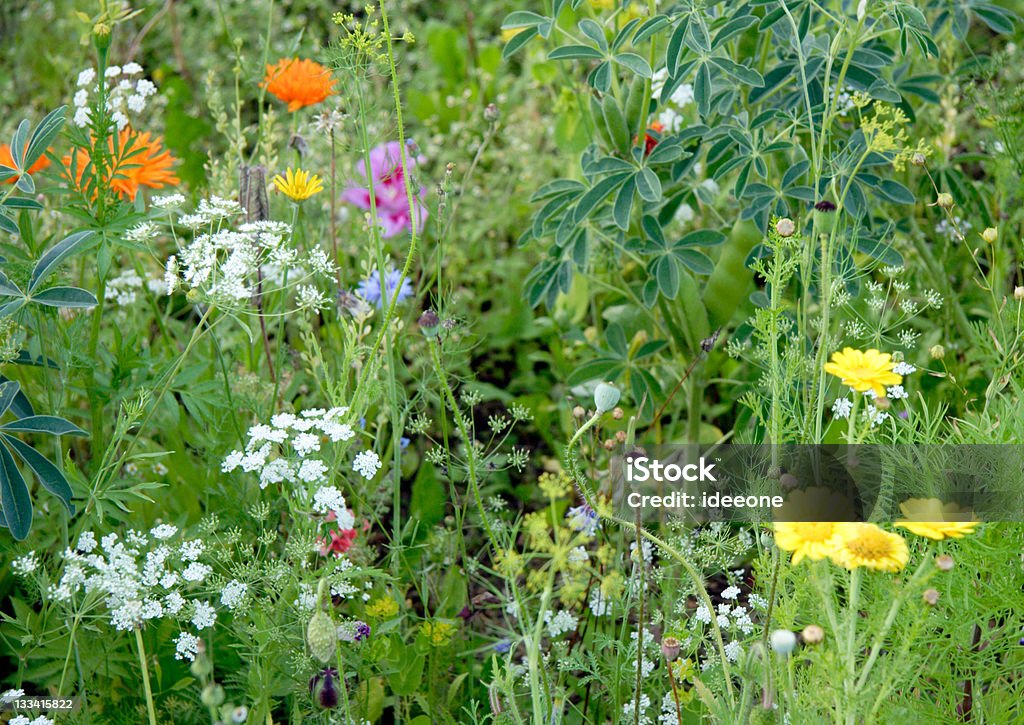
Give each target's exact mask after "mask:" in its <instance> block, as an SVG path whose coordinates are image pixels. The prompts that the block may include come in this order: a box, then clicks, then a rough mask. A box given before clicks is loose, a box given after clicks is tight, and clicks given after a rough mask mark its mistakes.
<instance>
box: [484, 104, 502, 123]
mask: <svg viewBox="0 0 1024 725" xmlns="http://www.w3.org/2000/svg"><path fill="white" fill-rule="evenodd" d="M499 118H501V111H499V110H498V107H497V106H495V105H494V104H493V103H488V104H487V107H486V108H485V109H484V120H485V121H487V123H494V122H495V121H497V120H498V119H499Z"/></svg>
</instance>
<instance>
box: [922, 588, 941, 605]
mask: <svg viewBox="0 0 1024 725" xmlns="http://www.w3.org/2000/svg"><path fill="white" fill-rule="evenodd" d="M921 599H923V600H924V603H925V604H927V605H928V606H929V607H934V606H935V605H936V604H938V603H939V592H938V590H937V589H925V590H924V594H922V595H921Z"/></svg>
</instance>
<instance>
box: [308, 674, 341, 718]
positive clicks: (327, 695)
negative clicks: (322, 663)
mask: <svg viewBox="0 0 1024 725" xmlns="http://www.w3.org/2000/svg"><path fill="white" fill-rule="evenodd" d="M337 676H338V671H337V670H336V669H334V668H333V667H325V668H324V669H323V670H321V671H320V674H318V675H315V676H314V677H313V678H312V679H310V681H309V693H310V694H311V695H312V696H313V700H314V701H315V702H316V704H317V705H319V706H320V707H322V708H323V709H324V710H332V709H334V708H336V707H337V706H338V688H337V686H336V683H335V678H337Z"/></svg>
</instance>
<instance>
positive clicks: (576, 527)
mask: <svg viewBox="0 0 1024 725" xmlns="http://www.w3.org/2000/svg"><path fill="white" fill-rule="evenodd" d="M565 518H567V519H569V527H570V528H572V530H573V531H579V532H582V533H584V534H586V535H587V536H594V535H595V534H596V533H597V530H598V529H600V528H601V521H600V520H599V519H598V517H597V511H595V510H594V509H592V508H590V506H589V505H588V504H581V505H579V506H573V507H572V508H571V509H569V510H568V511H566V512H565Z"/></svg>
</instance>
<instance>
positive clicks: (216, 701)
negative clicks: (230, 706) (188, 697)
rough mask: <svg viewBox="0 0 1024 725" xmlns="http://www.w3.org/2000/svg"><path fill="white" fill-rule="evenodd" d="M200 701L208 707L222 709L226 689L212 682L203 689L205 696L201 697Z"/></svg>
mask: <svg viewBox="0 0 1024 725" xmlns="http://www.w3.org/2000/svg"><path fill="white" fill-rule="evenodd" d="M199 701H200V702H202V703H203V705H204V706H206V707H210V708H213V707H220V706H221V704H222V703H223V702H224V688H223V687H221V686H220V685H219V684H217V683H216V682H211V683H210V684H209V685H207V686H206V687H204V688H203V694H201V695H200V696H199Z"/></svg>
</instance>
